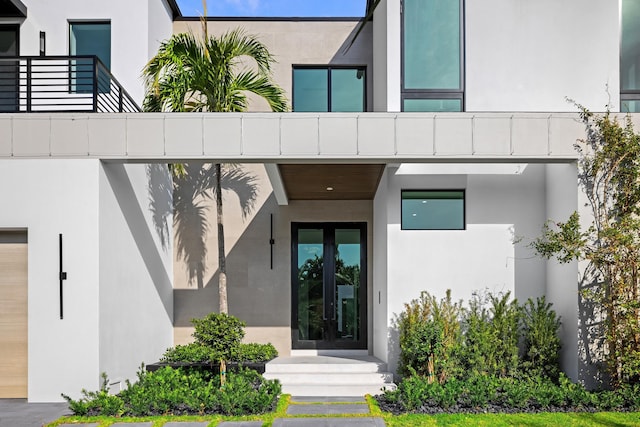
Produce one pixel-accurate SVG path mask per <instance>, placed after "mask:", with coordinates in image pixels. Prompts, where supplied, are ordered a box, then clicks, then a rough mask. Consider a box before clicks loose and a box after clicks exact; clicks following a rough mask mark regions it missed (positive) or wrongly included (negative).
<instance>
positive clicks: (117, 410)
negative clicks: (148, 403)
mask: <svg viewBox="0 0 640 427" xmlns="http://www.w3.org/2000/svg"><path fill="white" fill-rule="evenodd" d="M108 384H109V380H108V378H107V375H106V374H105V373H104V372H103V373H102V383H101V385H100V390H98V391H87V390H85V389H82V397H81V398H80V399H78V400H74V399H71V398H70V397H69V396H67V395H66V394H62V397H63V398H64V399H65V400H66V401H67V403H68V404H69V409H70V410H71V411H72V412H73V413H74V414H76V415H81V416H93V415H107V416H116V417H117V416H120V415H122V414H123V413H124V403H123V402H122V400H121V399H120V398H119V397H118V396H114V395H112V394H109V390H108Z"/></svg>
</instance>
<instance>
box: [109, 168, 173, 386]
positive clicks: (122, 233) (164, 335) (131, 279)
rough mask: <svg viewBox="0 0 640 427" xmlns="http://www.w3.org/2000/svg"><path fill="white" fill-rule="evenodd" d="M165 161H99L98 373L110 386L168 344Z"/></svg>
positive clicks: (170, 216)
mask: <svg viewBox="0 0 640 427" xmlns="http://www.w3.org/2000/svg"><path fill="white" fill-rule="evenodd" d="M172 190H173V187H172V184H171V178H170V175H169V172H168V170H167V166H166V165H162V164H156V165H143V164H118V163H110V164H108V163H104V164H101V167H100V220H99V224H100V225H99V229H100V243H99V245H100V303H99V307H100V317H99V318H100V328H99V330H100V343H99V345H100V363H99V369H100V372H106V373H107V375H108V376H109V379H110V383H112V384H114V385H113V386H112V388H113V389H114V390H119V389H120V388H121V387H122V386H123V385H124V380H125V379H130V380H133V379H135V373H136V370H137V368H138V367H139V366H140V364H141V362H144V363H145V364H148V363H153V362H156V361H158V359H159V357H160V356H161V355H162V353H163V352H164V351H165V350H166V349H167V348H168V347H171V346H172V345H173V288H172V283H171V282H172V278H173V262H172V260H173V257H172V251H173V242H172V240H173V237H172V232H171V229H172V225H173V211H172V204H173V197H172Z"/></svg>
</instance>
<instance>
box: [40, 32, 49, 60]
mask: <svg viewBox="0 0 640 427" xmlns="http://www.w3.org/2000/svg"><path fill="white" fill-rule="evenodd" d="M46 54H47V35H46V33H45V32H44V31H40V56H45V55H46Z"/></svg>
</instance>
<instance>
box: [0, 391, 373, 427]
mask: <svg viewBox="0 0 640 427" xmlns="http://www.w3.org/2000/svg"><path fill="white" fill-rule="evenodd" d="M367 414H369V406H368V405H367V403H366V402H365V400H364V398H359V397H292V398H291V403H290V404H289V406H288V408H287V417H286V418H285V417H283V418H276V419H275V420H274V422H273V427H351V426H353V427H384V426H385V424H384V421H382V419H381V418H376V417H367V416H363V415H367ZM63 415H69V409H68V407H67V404H66V403H27V401H26V400H25V399H0V427H42V425H44V424H47V423H50V422H52V421H55V420H56V419H58V418H60V417H61V416H63ZM331 415H334V416H335V415H357V417H330V416H331ZM208 425H209V423H208V422H168V423H166V424H164V427H207V426H208ZM96 426H97V424H61V427H96ZM151 426H152V423H151V422H143V423H115V424H112V427H151ZM217 427H262V421H239V422H229V421H225V422H222V423H220V424H218V426H217Z"/></svg>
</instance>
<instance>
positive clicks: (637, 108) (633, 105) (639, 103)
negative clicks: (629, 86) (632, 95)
mask: <svg viewBox="0 0 640 427" xmlns="http://www.w3.org/2000/svg"><path fill="white" fill-rule="evenodd" d="M620 111H621V112H623V113H640V94H638V99H624V98H622V99H621V100H620Z"/></svg>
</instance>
